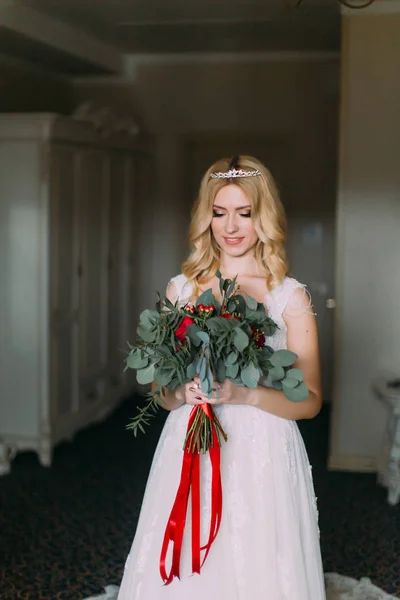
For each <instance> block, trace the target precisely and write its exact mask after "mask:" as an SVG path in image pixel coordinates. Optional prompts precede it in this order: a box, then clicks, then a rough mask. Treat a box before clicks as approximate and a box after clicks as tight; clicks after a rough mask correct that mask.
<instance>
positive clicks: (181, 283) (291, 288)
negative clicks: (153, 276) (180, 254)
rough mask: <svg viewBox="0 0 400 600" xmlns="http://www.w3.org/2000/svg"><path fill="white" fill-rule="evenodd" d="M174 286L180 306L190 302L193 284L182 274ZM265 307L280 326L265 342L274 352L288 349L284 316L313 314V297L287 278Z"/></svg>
mask: <svg viewBox="0 0 400 600" xmlns="http://www.w3.org/2000/svg"><path fill="white" fill-rule="evenodd" d="M171 284H174V286H175V291H176V295H177V299H178V302H179V304H180V305H182V304H185V303H186V302H189V300H190V298H191V296H192V291H193V288H192V283H191V282H189V281H188V280H187V278H186V277H185V275H183V274H182V273H181V274H179V275H177V276H176V277H173V278H172V279H171V280H170V282H169V285H171ZM299 289H300V290H302V293H301V294H297V295H295V294H294V292H295V290H299ZM264 303H265V306H266V308H267V311H268V315H269V316H270V317H271V319H273V320H274V321H275V323H276V324H277V325H278V328H279V329H277V331H276V332H275V334H274V335H273V336H271V337H267V338H266V340H265V343H266V345H268V346H271V348H273V349H274V350H278V349H282V348H286V347H287V327H286V323H285V320H284V314H290V315H292V316H301V315H302V314H304V313H305V312H312V303H311V297H310V295H309V293H308V291H307V289H306V286H305V285H304V284H303V283H300V282H299V281H297V280H296V279H294V278H292V277H285V279H284V280H283V282H282V283H281V285H279V286H278V287H276V288H274V289H273V290H272V291H270V292H268V293H267V294H266V295H265V300H264Z"/></svg>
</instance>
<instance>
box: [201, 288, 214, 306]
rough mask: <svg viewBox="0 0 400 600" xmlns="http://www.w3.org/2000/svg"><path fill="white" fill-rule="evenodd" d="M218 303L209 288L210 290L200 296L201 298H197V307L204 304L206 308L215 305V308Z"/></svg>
mask: <svg viewBox="0 0 400 600" xmlns="http://www.w3.org/2000/svg"><path fill="white" fill-rule="evenodd" d="M216 302H217V301H216V299H215V296H214V294H213V292H212V289H211V288H209V289H208V290H206V291H205V292H203V293H202V294H200V296H199V297H198V298H197V300H196V306H199V304H204V305H206V306H210V305H211V304H213V305H214V306H215V304H216Z"/></svg>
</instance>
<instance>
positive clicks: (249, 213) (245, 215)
mask: <svg viewBox="0 0 400 600" xmlns="http://www.w3.org/2000/svg"><path fill="white" fill-rule="evenodd" d="M225 214H226V213H218V212H215V211H214V212H213V217H224V216H225ZM239 216H241V217H245V218H246V219H249V218H250V217H251V212H247V213H239Z"/></svg>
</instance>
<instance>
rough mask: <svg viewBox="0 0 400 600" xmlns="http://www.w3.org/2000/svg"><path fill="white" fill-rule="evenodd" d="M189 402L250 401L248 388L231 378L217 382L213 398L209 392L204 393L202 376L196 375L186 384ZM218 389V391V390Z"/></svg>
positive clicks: (241, 402)
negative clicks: (237, 383)
mask: <svg viewBox="0 0 400 600" xmlns="http://www.w3.org/2000/svg"><path fill="white" fill-rule="evenodd" d="M182 387H185V388H186V387H187V389H188V392H187V398H188V400H186V403H187V404H193V405H196V404H204V403H208V404H247V403H248V389H247V388H245V387H240V386H238V385H236V384H235V383H232V381H231V380H230V379H225V381H224V382H223V383H215V384H214V386H213V393H212V396H211V398H209V397H208V395H207V394H203V392H202V391H201V387H200V378H199V377H195V378H194V379H193V381H192V382H190V383H187V384H186V386H182ZM217 390H218V392H217Z"/></svg>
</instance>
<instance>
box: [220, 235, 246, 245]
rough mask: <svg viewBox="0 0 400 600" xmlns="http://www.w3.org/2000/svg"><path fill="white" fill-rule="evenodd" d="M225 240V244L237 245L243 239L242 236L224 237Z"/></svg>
mask: <svg viewBox="0 0 400 600" xmlns="http://www.w3.org/2000/svg"><path fill="white" fill-rule="evenodd" d="M224 240H225V244H228V246H238V245H239V244H240V243H241V242H242V241H243V240H244V238H242V237H241V238H226V237H224Z"/></svg>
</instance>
